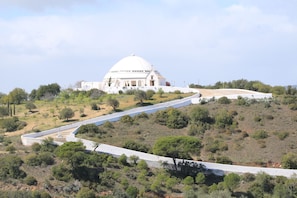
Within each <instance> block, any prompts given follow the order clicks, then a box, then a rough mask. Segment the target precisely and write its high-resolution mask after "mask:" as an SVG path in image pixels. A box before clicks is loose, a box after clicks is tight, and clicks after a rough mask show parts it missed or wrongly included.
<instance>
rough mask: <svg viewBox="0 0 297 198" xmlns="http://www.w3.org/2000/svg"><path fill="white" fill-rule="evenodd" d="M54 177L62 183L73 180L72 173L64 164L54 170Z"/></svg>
mask: <svg viewBox="0 0 297 198" xmlns="http://www.w3.org/2000/svg"><path fill="white" fill-rule="evenodd" d="M52 174H53V176H54V177H55V178H56V179H57V180H60V181H64V182H68V181H69V180H70V179H71V178H72V174H71V171H70V170H69V169H68V168H66V167H65V165H64V164H60V165H57V166H54V167H53V168H52Z"/></svg>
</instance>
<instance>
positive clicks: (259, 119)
mask: <svg viewBox="0 0 297 198" xmlns="http://www.w3.org/2000/svg"><path fill="white" fill-rule="evenodd" d="M261 120H262V118H261V117H260V116H255V117H254V121H255V122H261Z"/></svg>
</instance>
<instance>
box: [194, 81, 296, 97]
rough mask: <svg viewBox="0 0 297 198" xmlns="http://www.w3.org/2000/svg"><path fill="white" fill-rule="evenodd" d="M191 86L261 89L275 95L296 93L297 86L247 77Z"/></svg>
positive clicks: (260, 90)
mask: <svg viewBox="0 0 297 198" xmlns="http://www.w3.org/2000/svg"><path fill="white" fill-rule="evenodd" d="M190 88H205V89H246V90H251V91H259V92H263V93H273V94H275V95H284V94H285V95H296V94H297V89H296V86H291V85H289V86H271V85H267V84H264V83H262V82H260V81H248V80H246V79H240V80H233V81H230V82H221V81H218V82H216V83H215V84H214V85H207V86H204V85H198V84H190Z"/></svg>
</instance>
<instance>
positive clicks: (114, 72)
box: [111, 70, 150, 73]
mask: <svg viewBox="0 0 297 198" xmlns="http://www.w3.org/2000/svg"><path fill="white" fill-rule="evenodd" d="M111 72H112V73H117V72H138V73H139V72H150V70H132V71H131V70H120V71H111Z"/></svg>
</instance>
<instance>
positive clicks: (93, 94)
mask: <svg viewBox="0 0 297 198" xmlns="http://www.w3.org/2000/svg"><path fill="white" fill-rule="evenodd" d="M104 94H105V92H104V91H102V90H99V89H91V90H90V91H89V95H90V98H91V99H93V100H98V99H99V98H100V97H101V96H103V95H104Z"/></svg>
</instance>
